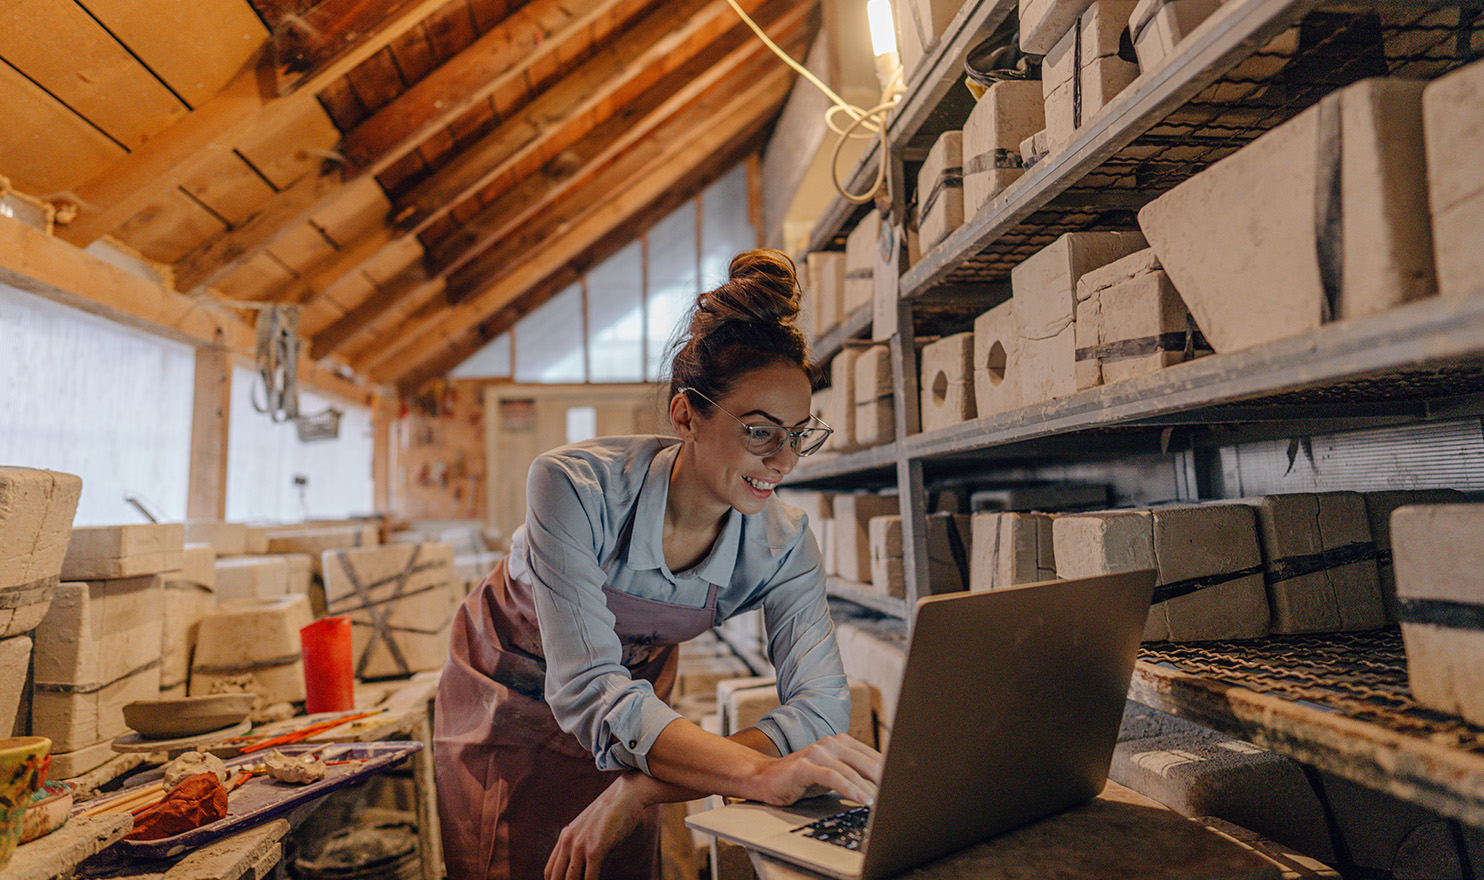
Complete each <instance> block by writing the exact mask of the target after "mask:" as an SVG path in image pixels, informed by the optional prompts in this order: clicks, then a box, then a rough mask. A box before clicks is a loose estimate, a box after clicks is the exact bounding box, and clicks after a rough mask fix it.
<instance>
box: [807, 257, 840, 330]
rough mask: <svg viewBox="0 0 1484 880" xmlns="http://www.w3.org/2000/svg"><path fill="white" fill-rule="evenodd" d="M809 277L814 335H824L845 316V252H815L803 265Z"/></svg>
mask: <svg viewBox="0 0 1484 880" xmlns="http://www.w3.org/2000/svg"><path fill="white" fill-rule="evenodd" d="M804 267H805V271H806V272H807V274H808V277H809V298H810V299H811V300H813V302H814V306H813V309H814V311H813V315H812V317H813V324H812V326H811V327H810V329H811V330H812V331H813V333H814V338H816V339H818V338H819V337H821V336H823V335H825V334H826V333H828V332H830V331H831V330H833V329H835V327H837V326H839V324H840V321H841V320H843V319H844V317H845V255H844V254H842V253H839V252H838V251H836V252H830V251H815V252H814V253H812V254H810V255H809V256H808V258H807V260H806V261H805V264H804Z"/></svg>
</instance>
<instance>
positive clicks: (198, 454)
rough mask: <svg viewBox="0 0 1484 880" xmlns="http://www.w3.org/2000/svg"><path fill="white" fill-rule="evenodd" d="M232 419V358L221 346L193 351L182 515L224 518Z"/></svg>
mask: <svg viewBox="0 0 1484 880" xmlns="http://www.w3.org/2000/svg"><path fill="white" fill-rule="evenodd" d="M231 419H232V355H231V353H230V352H228V351H227V349H226V348H225V347H224V346H221V345H204V346H201V347H200V348H198V349H196V392H195V400H194V403H193V409H192V412H191V475H190V490H189V493H190V494H189V498H188V500H187V502H186V516H187V517H189V518H191V519H226V516H227V435H228V430H227V429H228V427H229V426H230V423H231Z"/></svg>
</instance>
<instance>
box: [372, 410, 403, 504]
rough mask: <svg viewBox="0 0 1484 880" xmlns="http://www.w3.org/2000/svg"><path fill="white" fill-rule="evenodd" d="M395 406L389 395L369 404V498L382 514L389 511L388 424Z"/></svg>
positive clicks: (389, 445)
mask: <svg viewBox="0 0 1484 880" xmlns="http://www.w3.org/2000/svg"><path fill="white" fill-rule="evenodd" d="M397 406H398V403H397V397H396V395H392V394H378V395H376V397H375V398H374V400H373V402H372V404H371V498H372V504H373V505H375V507H376V510H377V511H379V512H383V513H386V512H390V511H391V508H392V475H393V465H392V424H393V423H394V422H395V421H396V420H397Z"/></svg>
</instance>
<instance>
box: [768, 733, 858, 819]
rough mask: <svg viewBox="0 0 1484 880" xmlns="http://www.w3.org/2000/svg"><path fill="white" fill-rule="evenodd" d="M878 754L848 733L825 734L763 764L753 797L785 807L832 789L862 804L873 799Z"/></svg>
mask: <svg viewBox="0 0 1484 880" xmlns="http://www.w3.org/2000/svg"><path fill="white" fill-rule="evenodd" d="M881 765H882V757H881V753H880V752H878V751H876V750H875V749H873V748H871V747H870V746H868V745H866V744H865V743H862V742H861V741H860V740H857V739H855V738H854V737H852V736H849V735H848V734H843V733H842V734H839V735H837V736H831V737H826V738H824V739H822V740H819V741H818V742H816V743H814V744H813V745H810V746H807V747H805V748H802V749H800V750H798V751H797V752H794V753H792V754H789V755H784V756H783V757H781V758H778V759H777V760H776V761H773V762H772V763H770V764H769V765H768V766H766V767H765V768H764V769H763V770H762V771H761V772H760V773H759V774H758V775H757V777H756V778H755V779H754V785H755V786H756V790H757V794H756V795H755V798H756V799H757V800H760V801H763V802H764V803H769V804H773V805H774V806H787V805H788V804H791V803H793V802H794V801H797V800H798V799H799V798H802V797H807V796H810V795H814V794H822V793H823V792H824V790H829V791H834V792H836V793H838V794H839V795H840V796H841V797H844V798H847V799H849V800H852V801H856V802H858V803H862V804H873V803H875V801H876V786H877V784H878V783H880V781H881Z"/></svg>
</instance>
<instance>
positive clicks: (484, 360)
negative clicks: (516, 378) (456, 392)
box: [449, 333, 510, 379]
mask: <svg viewBox="0 0 1484 880" xmlns="http://www.w3.org/2000/svg"><path fill="white" fill-rule="evenodd" d="M449 375H450V376H452V377H453V378H455V379H505V378H508V377H509V376H510V334H509V333H501V334H500V335H499V336H496V337H495V338H494V340H493V341H492V342H490V343H489V344H488V345H486V346H485V347H484V348H481V349H480V350H479V351H476V352H475V353H474V355H473V356H472V357H470V358H469V359H468V360H466V361H464V362H463V363H462V364H459V365H458V366H457V367H455V368H454V370H453V372H452V373H450V374H449Z"/></svg>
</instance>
